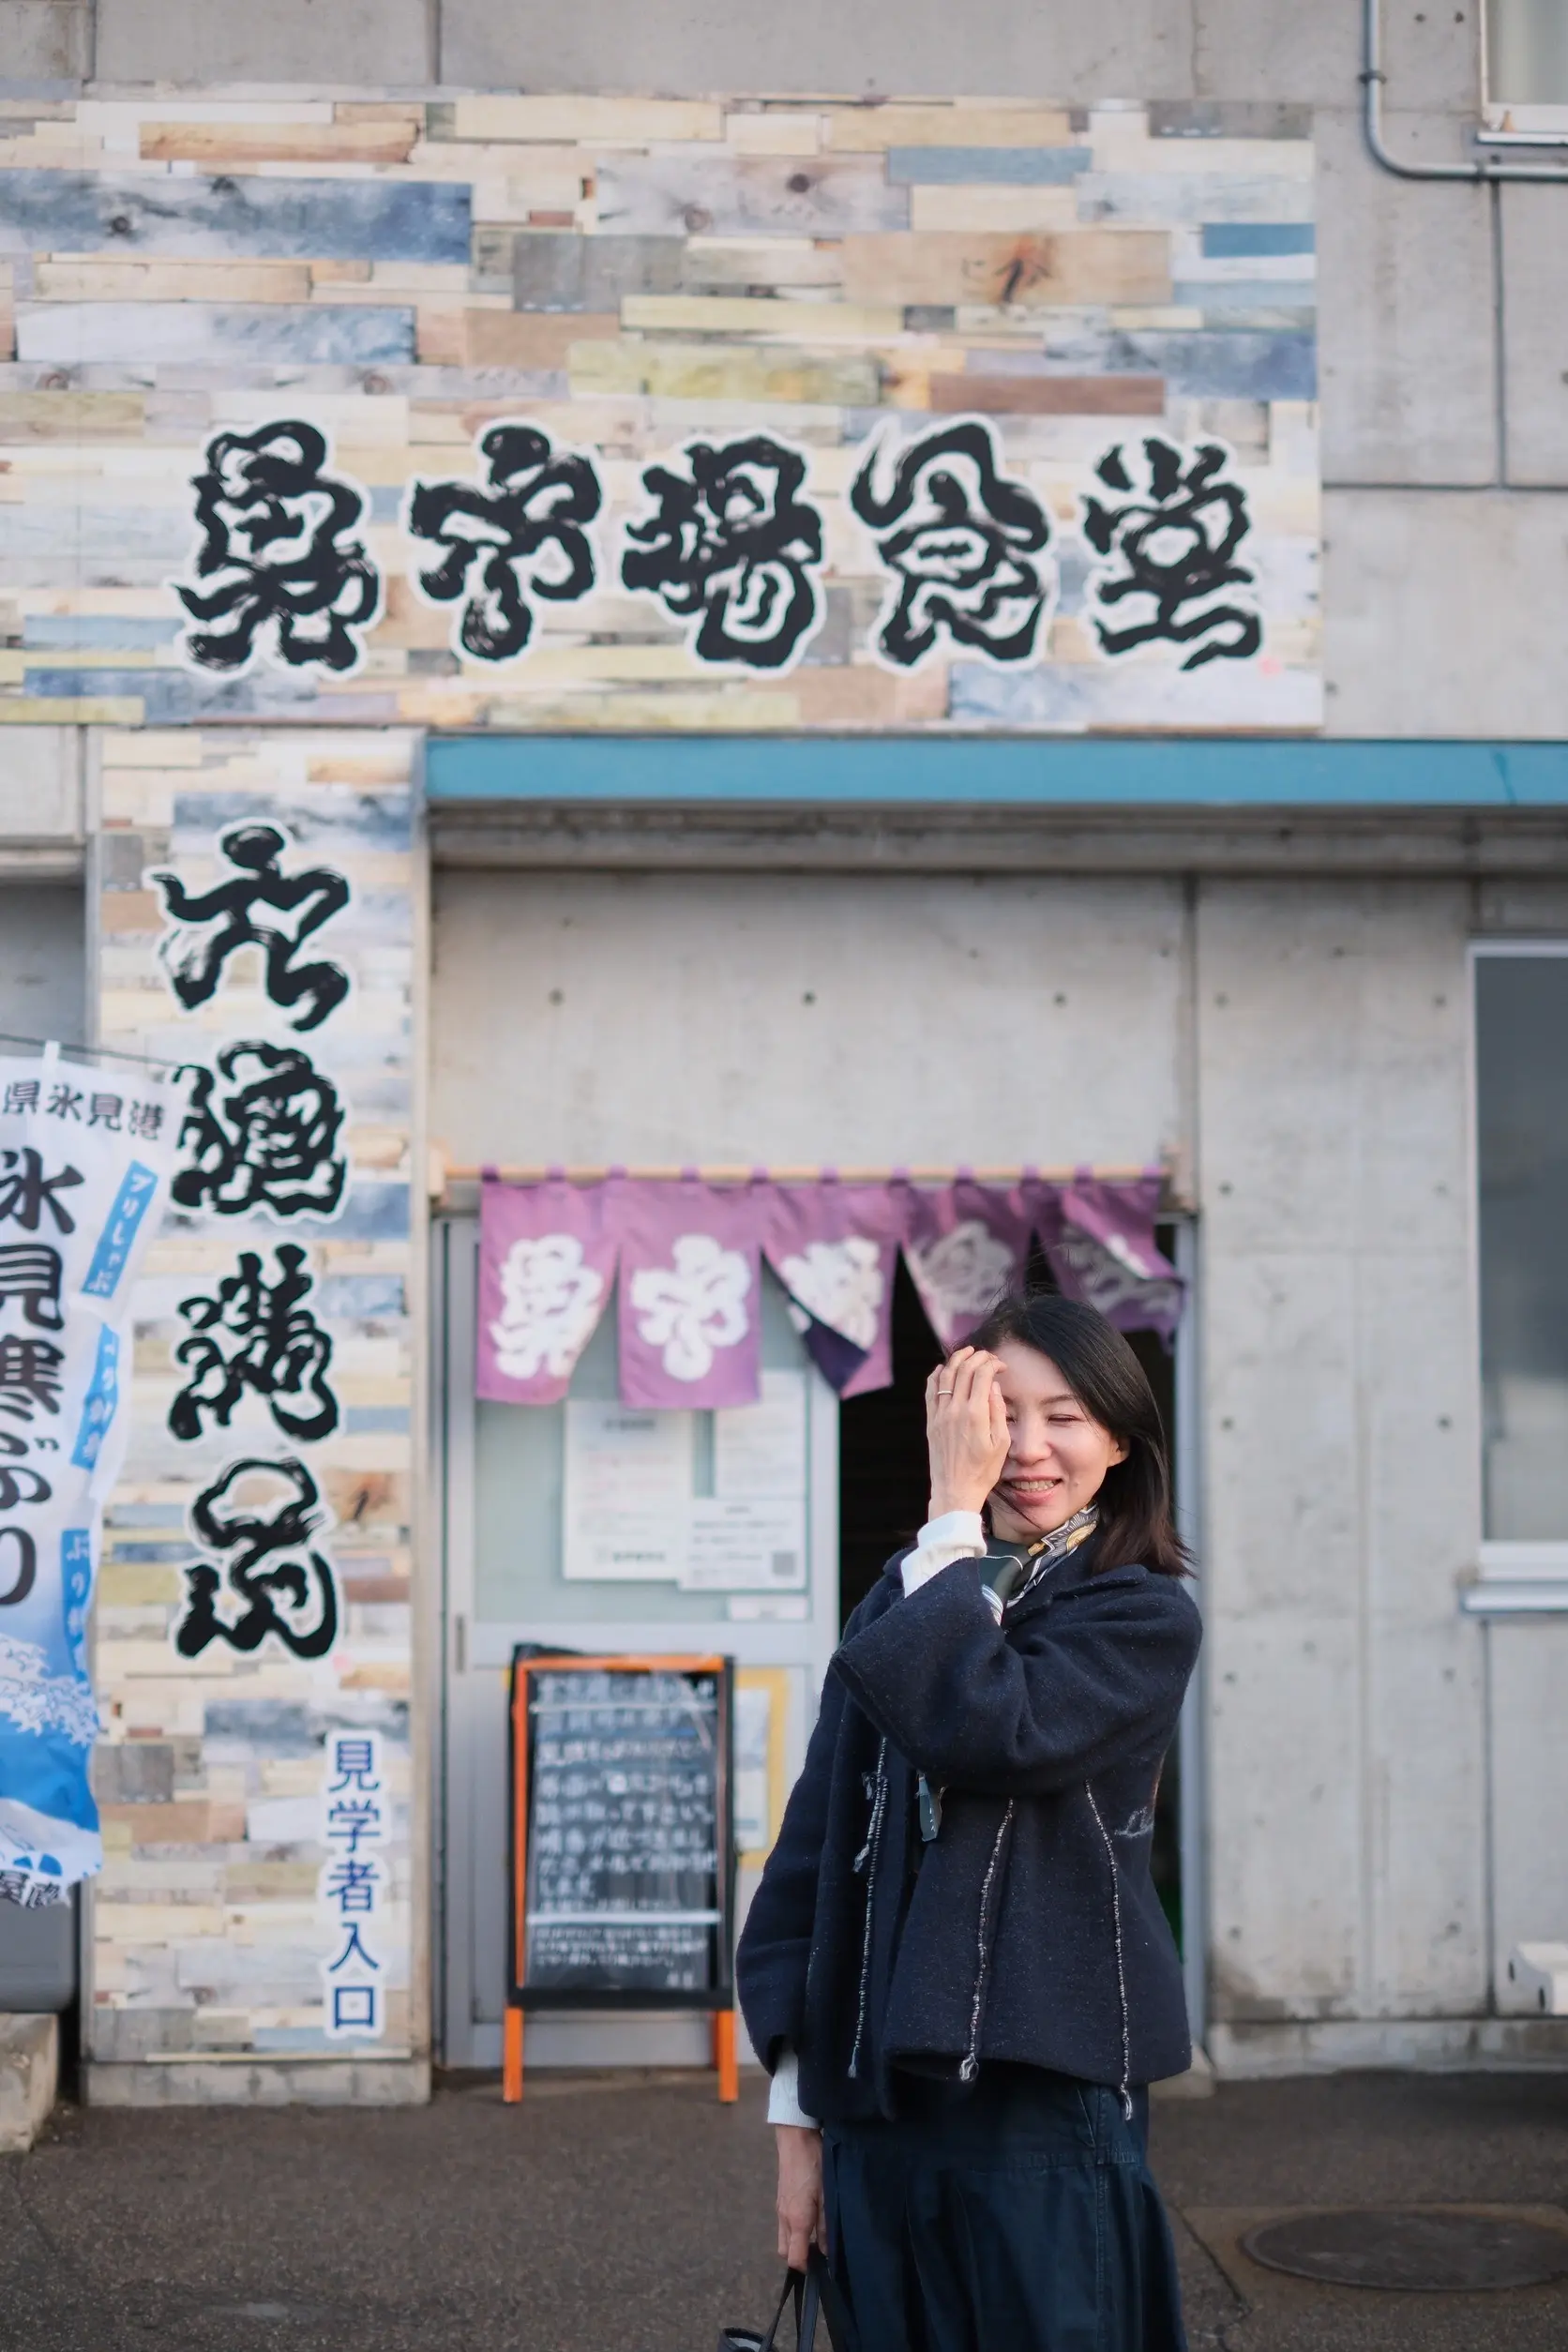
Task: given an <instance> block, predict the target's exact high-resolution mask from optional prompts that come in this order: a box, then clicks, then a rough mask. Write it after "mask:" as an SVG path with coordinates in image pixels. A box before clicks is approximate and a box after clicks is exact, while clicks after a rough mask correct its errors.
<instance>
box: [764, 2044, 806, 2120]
mask: <svg viewBox="0 0 1568 2352" xmlns="http://www.w3.org/2000/svg"><path fill="white" fill-rule="evenodd" d="M799 2082H800V2060H799V2058H797V2057H796V2056H795V2054H794V2052H793V2050H792V2049H791V2048H790V2047H789V2046H788V2044H786V2046H785V2047H784V2048H783V2049H782V2050H780V2052H779V2054H778V2064H777V2065H776V2067H775V2068H774V2070H773V2085H772V2088H771V2089H770V2090H769V2092H768V2121H769V2122H770V2123H794V2124H798V2125H799V2127H800V2128H801V2130H802V2131H805V2132H814V2131H815V2130H816V2129H817V2118H816V2117H815V2116H814V2115H807V2112H806V2109H805V2108H804V2107H803V2106H802V2105H801V2103H800V2098H799V2095H798V2085H799Z"/></svg>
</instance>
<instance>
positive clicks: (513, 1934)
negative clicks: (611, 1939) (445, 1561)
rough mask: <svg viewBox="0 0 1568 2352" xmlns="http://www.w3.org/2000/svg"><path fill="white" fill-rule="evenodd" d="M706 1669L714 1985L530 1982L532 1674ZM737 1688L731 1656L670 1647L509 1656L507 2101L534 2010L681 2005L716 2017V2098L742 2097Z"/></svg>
mask: <svg viewBox="0 0 1568 2352" xmlns="http://www.w3.org/2000/svg"><path fill="white" fill-rule="evenodd" d="M541 1673H548V1674H585V1673H586V1674H604V1673H611V1674H711V1675H712V1676H713V1677H714V1680H715V1682H716V1685H717V1693H718V1770H717V1774H716V1783H717V1806H716V1812H717V1819H716V1824H715V1829H716V1852H717V1859H718V1871H717V1891H716V1903H717V1910H718V1920H717V1923H716V1929H715V1934H714V1950H715V1955H716V1973H715V1982H714V1983H712V1984H711V1985H709V1986H706V1987H704V1988H703V1989H701V1991H698V1992H690V1993H687V1992H663V1993H650V1992H646V1991H628V1992H625V1993H618V1992H610V1991H604V1990H593V1991H586V1990H584V1991H573V1990H571V1989H570V1988H565V1987H558V1986H551V1987H550V1988H548V1989H546V1990H542V1991H541V1990H539V1989H537V1988H532V1989H531V1988H530V1986H529V1985H528V1983H527V1981H526V1980H527V1952H528V1827H529V1814H528V1808H529V1758H530V1754H531V1741H530V1725H529V1693H530V1688H531V1685H532V1681H533V1678H534V1676H535V1674H541ZM734 1686H735V1662H734V1660H733V1659H732V1658H726V1657H720V1656H716V1655H697V1654H686V1653H685V1652H672V1653H667V1654H663V1655H658V1654H653V1653H644V1652H641V1651H604V1652H599V1653H594V1654H588V1653H585V1652H583V1651H547V1650H540V1649H537V1648H536V1647H535V1645H533V1644H532V1643H525V1644H521V1645H520V1646H519V1648H518V1649H517V1650H515V1651H513V1653H512V1688H511V1699H510V1703H509V1706H508V1709H507V1731H508V1745H509V1758H510V1762H509V1770H510V1787H509V1790H508V1794H507V1806H506V1812H507V1821H508V1829H509V1838H508V1844H509V1849H510V1850H509V1854H508V1861H507V1871H508V1881H509V1883H508V1900H507V1906H506V1915H507V1954H506V1986H507V1991H506V2013H505V2022H504V2027H503V2041H502V2096H503V2098H504V2099H505V2101H506V2103H508V2104H509V2105H510V2104H514V2103H516V2102H517V2101H518V2100H520V2098H521V2097H522V2072H523V2020H524V2018H525V2016H526V2015H527V2013H528V2012H529V2011H530V2010H535V2011H538V2010H550V2009H567V2010H576V2011H579V2012H580V2011H583V2010H594V2009H599V2010H638V2011H647V2010H652V2009H677V2010H698V2011H704V2010H705V2011H707V2012H708V2013H709V2014H710V2015H711V2017H712V2019H713V2056H714V2064H715V2066H716V2069H717V2072H718V2095H719V2097H720V2099H721V2100H723V2101H725V2102H726V2103H729V2102H731V2101H733V2100H734V2099H736V2098H738V2097H739V2095H740V2091H739V2078H738V2070H737V2063H736V2053H735V1987H734V1963H733V1946H734V1891H735V1835H734V1810H735V1808H734V1730H733V1726H734Z"/></svg>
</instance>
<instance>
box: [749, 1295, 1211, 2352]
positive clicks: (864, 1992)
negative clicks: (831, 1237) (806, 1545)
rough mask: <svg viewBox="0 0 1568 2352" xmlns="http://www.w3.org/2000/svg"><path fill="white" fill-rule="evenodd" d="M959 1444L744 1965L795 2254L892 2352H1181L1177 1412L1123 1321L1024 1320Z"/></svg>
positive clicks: (870, 1641) (757, 1917)
mask: <svg viewBox="0 0 1568 2352" xmlns="http://www.w3.org/2000/svg"><path fill="white" fill-rule="evenodd" d="M927 1437H928V1444H929V1452H930V1463H931V1505H930V1516H929V1519H928V1521H927V1525H926V1526H925V1527H924V1528H923V1529H922V1530H921V1531H920V1539H919V1541H918V1543H917V1544H916V1545H914V1547H913V1549H912V1550H910V1551H907V1552H904V1553H901V1554H898V1555H897V1556H896V1557H895V1558H894V1559H893V1560H889V1562H888V1564H887V1567H886V1568H885V1570H884V1571H883V1573H882V1578H881V1581H880V1583H879V1584H878V1586H877V1589H876V1590H875V1591H873V1592H872V1593H870V1594H869V1595H868V1597H867V1599H866V1600H865V1601H863V1602H862V1603H861V1605H860V1606H859V1607H858V1608H857V1609H856V1610H855V1612H854V1615H853V1616H852V1618H851V1620H850V1623H849V1626H848V1629H847V1631H846V1633H845V1636H844V1639H843V1642H842V1643H841V1645H840V1647H839V1649H838V1651H837V1654H836V1655H835V1657H834V1660H833V1665H832V1667H831V1669H830V1671H829V1673H828V1677H827V1681H826V1684H825V1686H824V1689H823V1692H822V1712H821V1714H820V1715H819V1717H818V1720H817V1726H816V1729H815V1730H814V1732H813V1733H812V1736H811V1742H810V1746H809V1748H808V1750H807V1758H806V1768H805V1770H804V1772H802V1774H801V1776H800V1779H799V1781H798V1782H797V1784H796V1786H795V1788H794V1791H793V1794H792V1797H791V1799H790V1803H789V1807H788V1809H787V1811H786V1813H785V1817H784V1824H783V1828H782V1830H781V1831H780V1833H779V1838H778V1843H777V1845H776V1847H775V1848H774V1851H773V1853H772V1855H771V1856H770V1858H769V1861H768V1864H767V1868H766V1870H765V1871H764V1873H763V1875H762V1883H761V1887H760V1889H759V1890H758V1893H757V1897H756V1900H755V1901H754V1903H753V1904H752V1907H751V1912H750V1916H749V1918H748V1919H747V1921H746V1932H745V1934H744V1935H743V1937H742V1938H741V1944H740V1953H739V1961H738V1979H739V1990H740V1998H741V2006H742V2009H743V2011H744V2013H745V2016H746V2026H747V2028H748V2029H749V2031H750V2034H751V2039H752V2042H753V2043H754V2045H755V2046H756V2048H757V2050H758V2052H759V2054H760V2055H761V2058H763V2060H764V2062H765V2063H766V2065H767V2066H768V2067H769V2069H770V2070H771V2072H772V2073H773V2078H774V2080H773V2095H772V2100H771V2103H770V2106H769V2117H770V2119H771V2120H772V2121H773V2122H774V2123H775V2124H776V2127H777V2138H778V2218H779V2226H778V2239H779V2251H780V2253H781V2254H784V2255H785V2256H786V2257H787V2259H788V2260H789V2261H790V2262H791V2263H792V2264H793V2265H795V2266H796V2267H800V2266H802V2265H804V2263H805V2260H806V2256H807V2250H808V2248H809V2246H810V2245H811V2244H813V2243H815V2244H817V2245H819V2246H821V2247H822V2249H823V2250H824V2251H825V2252H826V2253H827V2254H828V2255H829V2259H830V2261H831V2264H832V2267H833V2269H834V2272H835V2274H836V2276H837V2279H838V2282H839V2284H840V2285H841V2286H842V2288H843V2290H844V2293H845V2296H846V2298H847V2299H848V2301H849V2303H850V2306H851V2309H852V2314H853V2316H854V2321H855V2326H856V2329H857V2332H858V2335H859V2339H860V2352H1183V2347H1184V2343H1185V2339H1184V2333H1183V2329H1182V2319H1181V2305H1180V2299H1179V2295H1178V2289H1177V2284H1176V2274H1175V2264H1174V2259H1173V2255H1172V2252H1171V2245H1170V2235H1169V2231H1168V2227H1167V2224H1166V2220H1165V2215H1164V2212H1163V2210H1162V2209H1161V2207H1160V2203H1159V2197H1158V2194H1157V2192H1156V2190H1155V2188H1154V2185H1153V2180H1152V2179H1150V2176H1149V2172H1148V2167H1147V2162H1146V2135H1147V2122H1148V2105H1147V2102H1148V2093H1147V2090H1146V2088H1144V2086H1146V2085H1147V2084H1149V2083H1150V2082H1153V2081H1155V2080H1157V2079H1158V2078H1159V2077H1160V2076H1162V2075H1167V2074H1177V2073H1182V2072H1183V2070H1184V2068H1185V2067H1186V2066H1187V2065H1188V2064H1189V2063H1190V2059H1191V2048H1190V2044H1189V2043H1188V2039H1187V2026H1186V2009H1185V2003H1184V1998H1183V1990H1182V1976H1181V1968H1180V1964H1179V1962H1178V1959H1177V1955H1176V1950H1175V1946H1174V1944H1173V1942H1172V1940H1171V1937H1170V1931H1169V1929H1168V1926H1167V1925H1166V1922H1165V1917H1164V1914H1163V1912H1162V1911H1161V1909H1160V1907H1159V1903H1158V1901H1157V1900H1156V1898H1155V1894H1154V1891H1153V1884H1152V1882H1151V1879H1150V1876H1149V1850H1150V1844H1151V1840H1152V1835H1153V1817H1154V1796H1155V1790H1156V1788H1157V1787H1158V1784H1159V1775H1160V1767H1161V1763H1162V1761H1163V1758H1164V1756H1165V1754H1166V1751H1167V1749H1168V1746H1169V1744H1170V1741H1171V1739H1172V1738H1173V1736H1174V1734H1175V1730H1176V1723H1177V1718H1178V1716H1179V1714H1180V1712H1181V1707H1182V1697H1183V1694H1184V1691H1185V1689H1186V1686H1187V1680H1188V1677H1189V1676H1190V1674H1191V1672H1192V1669H1193V1666H1194V1663H1195V1661H1196V1659H1197V1656H1198V1646H1199V1618H1198V1611H1197V1609H1196V1608H1195V1606H1193V1603H1192V1601H1191V1600H1190V1598H1189V1597H1188V1595H1187V1592H1186V1591H1185V1589H1184V1586H1183V1584H1182V1582H1181V1577H1182V1575H1183V1572H1184V1559H1183V1551H1182V1546H1181V1544H1180V1542H1179V1541H1178V1539H1177V1536H1176V1533H1175V1530H1174V1529H1173V1527H1172V1524H1171V1517H1170V1482H1169V1473H1168V1465H1167V1460H1166V1454H1165V1444H1164V1439H1163V1436H1162V1434H1161V1430H1160V1423H1159V1414H1158V1411H1157V1409H1156V1407H1155V1404H1154V1399H1153V1394H1152V1393H1151V1390H1150V1387H1149V1383H1148V1381H1147V1380H1146V1379H1145V1378H1144V1375H1143V1372H1142V1369H1141V1367H1140V1365H1139V1364H1138V1359H1137V1357H1136V1356H1135V1355H1134V1354H1133V1351H1132V1349H1130V1348H1129V1347H1128V1345H1127V1343H1126V1341H1125V1340H1124V1339H1123V1338H1122V1337H1121V1335H1120V1334H1118V1333H1117V1332H1115V1331H1113V1330H1112V1329H1111V1327H1110V1325H1109V1324H1108V1322H1107V1321H1106V1320H1105V1319H1104V1317H1103V1316H1100V1315H1098V1314H1096V1313H1095V1312H1094V1310H1093V1308H1092V1307H1087V1306H1081V1305H1078V1304H1076V1303H1074V1302H1073V1301H1071V1300H1067V1299H1062V1298H1054V1297H1040V1298H1031V1299H1022V1298H1017V1299H1009V1300H1007V1301H1005V1302H1004V1303H1003V1304H1001V1305H1000V1306H998V1307H997V1308H996V1309H995V1310H994V1312H993V1313H992V1314H991V1315H989V1316H988V1318H987V1319H986V1321H985V1322H984V1323H983V1324H982V1325H981V1327H980V1329H979V1330H978V1331H977V1332H976V1333H975V1334H974V1335H973V1339H972V1344H971V1345H970V1346H969V1347H967V1348H960V1349H958V1350H957V1354H955V1355H953V1356H950V1357H949V1358H948V1360H947V1362H946V1363H945V1364H943V1365H942V1367H941V1369H940V1370H938V1371H937V1372H934V1373H933V1374H932V1376H931V1379H930V1380H929V1382H928V1383H927Z"/></svg>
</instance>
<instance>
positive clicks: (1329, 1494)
mask: <svg viewBox="0 0 1568 2352" xmlns="http://www.w3.org/2000/svg"><path fill="white" fill-rule="evenodd" d="M1469 918H1470V906H1469V896H1468V893H1467V892H1466V891H1465V889H1464V888H1463V887H1462V886H1460V885H1444V884H1433V885H1424V886H1417V887H1412V886H1408V885H1390V884H1381V883H1376V882H1368V883H1362V884H1333V885H1323V886H1317V885H1313V884H1290V883H1284V882H1282V883H1278V884H1271V883H1255V884H1247V885H1228V884H1210V885H1208V886H1207V887H1206V888H1205V890H1204V892H1203V895H1202V900H1201V915H1200V924H1199V973H1198V989H1197V996H1198V1004H1199V1021H1198V1037H1199V1056H1198V1061H1199V1102H1198V1118H1199V1126H1200V1136H1201V1141H1200V1162H1201V1176H1200V1184H1201V1194H1202V1200H1203V1207H1204V1231H1203V1289H1202V1335H1203V1336H1202V1346H1203V1360H1204V1364H1205V1368H1206V1380H1205V1384H1204V1408H1205V1410H1204V1415H1203V1419H1204V1439H1205V1442H1206V1447H1207V1477H1206V1497H1207V1520H1206V1530H1205V1532H1206V1539H1207V1541H1206V1571H1207V1573H1206V1577H1205V1598H1206V1603H1207V1607H1208V1612H1209V1622H1210V1647H1209V1656H1208V1673H1209V1690H1210V1699H1211V1713H1210V1723H1209V1740H1210V1807H1211V1811H1210V1821H1211V1837H1210V1853H1211V1865H1210V1866H1211V1871H1212V1874H1213V1922H1212V1925H1213V1937H1214V1941H1213V1949H1212V1979H1213V1990H1214V2014H1215V2015H1216V2017H1217V2018H1219V2019H1220V2020H1221V2021H1223V2024H1224V2025H1225V2026H1226V2027H1227V2028H1229V2032H1228V2033H1222V2035H1221V2036H1220V2037H1219V2038H1220V2041H1221V2044H1222V2047H1223V2048H1224V2049H1225V2050H1226V2052H1227V2054H1230V2055H1234V2054H1236V2053H1237V2052H1240V2053H1241V2054H1243V2055H1244V2054H1245V2051H1246V2047H1247V2044H1248V2043H1249V2041H1251V2042H1258V2041H1259V2040H1261V2041H1263V2042H1264V2043H1267V2042H1268V2040H1269V2039H1270V2036H1269V2032H1268V2028H1271V2027H1273V2026H1274V2025H1276V2024H1277V2023H1278V2022H1279V2021H1281V2020H1283V2019H1293V2020H1298V2021H1331V2022H1332V2021H1343V2020H1352V2019H1370V2018H1379V2017H1395V2016H1398V2017H1410V2016H1411V2015H1416V2016H1420V2017H1422V2018H1425V2019H1431V2018H1441V2017H1443V2016H1444V2015H1447V2014H1451V2013H1458V2014H1465V2013H1470V2014H1473V2013H1476V2012H1477V2011H1479V2010H1481V2009H1482V2008H1483V2007H1484V2006H1485V1998H1486V1983H1487V1953H1486V1950H1485V1906H1484V1900H1483V1893H1484V1878H1485V1837H1484V1813H1483V1799H1484V1788H1485V1772H1484V1766H1483V1755H1482V1728H1483V1709H1482V1697H1481V1642H1480V1637H1479V1635H1478V1631H1477V1629H1476V1627H1475V1626H1473V1625H1472V1624H1469V1623H1467V1622H1465V1621H1462V1620H1461V1618H1460V1617H1459V1615H1458V1611H1457V1603H1456V1587H1457V1585H1458V1584H1459V1582H1460V1580H1461V1579H1462V1578H1464V1577H1466V1576H1473V1574H1474V1572H1475V1563H1476V1545H1477V1541H1478V1536H1479V1510H1480V1506H1479V1495H1478V1447H1477V1429H1478V1423H1477V1407H1476V1395H1475V1382H1476V1374H1475V1340H1474V1325H1473V1318H1472V1307H1471V1301H1470V1222H1471V1208H1470V1182H1469V1175H1468V1155H1467V1142H1466V1100H1467V1092H1468V1089H1467V1080H1466V1061H1467V1050H1468V1045H1467V1037H1468V1021H1469V1016H1468V1007H1467V978H1466V955H1465V951H1466V939H1467V934H1468V930H1469ZM1258 2028H1262V2029H1263V2030H1262V2032H1261V2034H1259V2031H1258V2030H1257V2029H1258ZM1318 2042H1319V2044H1322V2045H1324V2046H1327V2044H1328V2043H1332V2035H1331V2036H1329V2037H1326V2038H1325V2037H1323V2036H1321V2035H1319V2037H1318Z"/></svg>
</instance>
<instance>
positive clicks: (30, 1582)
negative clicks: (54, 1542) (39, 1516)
mask: <svg viewBox="0 0 1568 2352" xmlns="http://www.w3.org/2000/svg"><path fill="white" fill-rule="evenodd" d="M7 1575H9V1576H10V1583H9V1584H8V1585H6V1586H5V1589H4V1590H3V1591H0V1609H8V1608H15V1607H16V1606H18V1605H19V1603H21V1602H23V1601H25V1599H26V1598H27V1595H28V1594H29V1592H31V1591H32V1590H33V1587H34V1585H35V1584H36V1583H37V1582H38V1543H37V1541H36V1539H35V1537H34V1536H33V1534H32V1532H31V1530H29V1529H27V1528H24V1527H0V1583H3V1582H4V1579H5V1577H6V1576H7Z"/></svg>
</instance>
